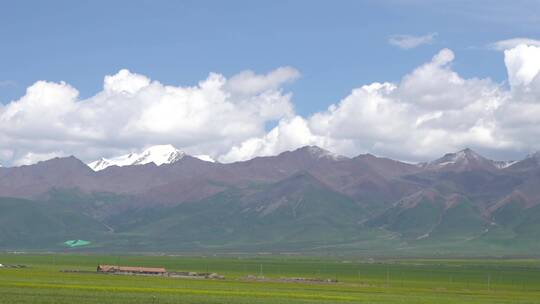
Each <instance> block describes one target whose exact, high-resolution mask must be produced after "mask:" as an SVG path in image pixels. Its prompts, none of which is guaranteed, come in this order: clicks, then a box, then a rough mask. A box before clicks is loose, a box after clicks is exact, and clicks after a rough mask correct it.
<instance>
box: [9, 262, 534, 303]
mask: <svg viewBox="0 0 540 304" xmlns="http://www.w3.org/2000/svg"><path fill="white" fill-rule="evenodd" d="M0 263H1V264H24V265H27V266H28V267H27V268H21V269H12V268H0V303H77V304H83V303H209V304H211V303H231V304H232V303H240V304H241V303H283V304H285V303H293V304H294V303H540V260H534V259H488V260H484V259H458V260H451V259H446V260H445V259H423V260H422V259H401V260H392V259H385V260H377V261H375V260H368V259H361V258H316V257H277V256H259V257H203V256H200V257H183V256H125V255H117V256H113V255H107V256H106V255H82V254H50V255H47V254H42V255H27V254H0ZM99 263H103V264H120V265H133V266H161V267H165V268H167V270H171V271H174V270H176V271H196V272H217V273H219V274H222V275H225V276H226V279H225V280H215V281H212V280H196V279H178V278H165V277H145V276H124V275H103V274H97V273H91V272H93V271H95V267H96V265H97V264H99ZM60 270H84V271H89V273H69V272H60ZM247 275H256V276H264V277H265V278H267V279H268V281H264V282H261V281H249V280H246V279H245V277H246V276H247ZM282 277H304V278H331V279H337V280H338V281H339V282H338V283H332V284H320V283H285V282H280V281H278V279H279V278H282Z"/></svg>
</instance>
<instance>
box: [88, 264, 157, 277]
mask: <svg viewBox="0 0 540 304" xmlns="http://www.w3.org/2000/svg"><path fill="white" fill-rule="evenodd" d="M97 272H103V273H119V274H152V275H163V274H166V273H167V270H165V268H152V267H128V266H115V265H98V267H97Z"/></svg>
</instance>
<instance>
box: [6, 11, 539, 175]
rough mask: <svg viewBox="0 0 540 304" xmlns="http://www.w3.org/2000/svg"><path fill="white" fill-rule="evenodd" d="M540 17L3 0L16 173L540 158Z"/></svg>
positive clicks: (9, 159)
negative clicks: (370, 156)
mask: <svg viewBox="0 0 540 304" xmlns="http://www.w3.org/2000/svg"><path fill="white" fill-rule="evenodd" d="M539 11H540V1H537V0H514V1H484V0H479V1H459V0H458V1H421V0H410V1H404V0H387V1H371V0H366V1H352V0H351V1H346V0H342V1H302V0H296V1H247V0H246V1H142V0H141V1H120V0H118V1H97V0H96V1H54V0H51V1H24V0H22V1H2V0H0V43H1V44H0V164H7V165H18V164H25V163H32V162H35V161H38V160H43V159H47V158H50V157H53V156H65V155H72V154H74V155H76V156H78V157H80V158H81V159H83V160H85V161H89V160H93V159H95V158H97V157H99V156H107V157H112V156H115V155H118V154H121V153H127V152H131V151H141V150H142V149H144V148H145V147H148V146H150V145H154V144H174V145H175V146H177V147H179V148H181V149H184V150H186V151H187V152H189V153H192V154H204V155H210V156H211V157H213V158H216V159H219V160H221V161H235V160H242V159H247V158H250V157H254V156H257V155H271V154H276V153H279V152H281V151H284V150H287V149H294V148H297V147H299V146H302V145H305V144H316V145H320V146H323V147H324V148H327V149H329V150H332V151H335V152H338V153H341V154H345V155H349V156H353V155H357V154H359V153H367V152H369V153H374V154H377V155H381V156H389V157H393V158H398V159H402V160H407V161H425V160H429V159H432V158H434V157H437V156H439V155H440V154H441V153H444V152H449V151H453V150H454V151H455V150H459V149H462V148H465V147H471V148H474V149H476V150H478V151H479V152H481V153H484V154H486V155H487V156H490V157H494V158H499V159H506V158H521V157H524V156H525V155H526V154H527V153H531V152H534V151H536V150H540V144H537V143H536V142H537V140H536V139H537V138H538V136H540V134H539V131H537V130H540V105H539V104H537V103H535V101H536V100H540V76H538V77H537V78H538V81H537V80H535V79H537V78H535V75H537V74H538V75H540V61H539V60H538V58H540V57H539V56H540V40H539V39H540V14H538V12H539ZM509 39H511V40H509ZM392 41H394V43H392ZM411 41H412V42H411ZM415 41H416V43H415ZM501 41H503V42H501ZM497 42H498V43H499V44H496V43H497ZM402 43H404V44H402ZM407 43H409V47H400V46H399V45H401V46H403V45H406V44H407ZM410 43H412V45H411V44H410ZM495 44H496V45H497V47H494V45H495ZM519 45H521V46H519ZM505 50H506V51H507V52H504V51H505ZM122 69H128V70H129V71H121V70H122ZM246 70H249V71H252V72H245V71H246ZM119 71H120V72H119ZM211 72H215V73H217V74H218V76H216V77H217V78H216V77H214V76H211V74H210V73H211ZM107 75H108V76H107ZM209 75H210V76H209ZM298 75H300V76H298ZM106 76H107V77H106ZM220 77H222V78H220ZM107 79H109V80H107ZM479 79H484V80H479ZM152 80H155V81H158V82H159V83H160V84H159V85H158V87H156V86H152V85H151V81H152ZM39 81H46V82H39ZM63 82H65V83H63ZM104 82H105V83H104ZM510 82H512V83H510ZM372 83H386V84H383V85H379V84H375V85H373V86H370V87H362V86H364V85H369V84H372ZM537 83H538V84H537ZM162 84H163V85H162ZM164 85H168V86H169V87H166V86H164ZM171 88H175V89H171ZM128 93H129V94H128ZM126 94H127V95H126ZM190 94H191V95H190ZM223 96H226V97H223ZM222 97H223V98H222ZM515 113H527V115H528V116H519V117H518V115H517V114H515ZM537 114H538V115H537Z"/></svg>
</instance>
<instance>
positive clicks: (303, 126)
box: [0, 44, 540, 165]
mask: <svg viewBox="0 0 540 304" xmlns="http://www.w3.org/2000/svg"><path fill="white" fill-rule="evenodd" d="M504 57H505V58H504V64H505V65H506V69H507V73H508V84H509V86H508V85H506V82H505V83H496V82H494V81H492V80H490V79H488V78H486V79H483V78H475V77H471V78H466V77H463V76H462V75H460V74H459V73H457V72H456V71H454V70H453V68H452V63H453V62H454V61H455V60H459V59H456V55H455V54H454V52H453V51H451V50H449V49H442V50H440V51H439V52H438V53H436V54H434V56H433V57H432V58H431V59H430V60H427V62H426V63H424V64H422V65H420V66H418V67H417V68H415V69H413V70H412V71H410V72H409V73H407V74H406V75H404V76H403V77H402V78H401V79H400V80H399V81H395V82H375V83H371V84H365V85H362V86H359V87H357V88H353V89H352V90H351V92H350V94H348V95H347V96H344V98H342V99H341V100H339V101H337V102H336V103H334V104H332V105H330V106H329V107H328V108H327V109H326V110H323V111H319V112H316V113H314V114H313V115H310V116H308V117H302V116H299V115H297V114H296V113H295V111H294V105H293V102H292V95H291V93H287V92H286V91H285V90H284V86H285V84H287V83H289V82H291V81H294V80H295V79H297V78H298V77H299V75H300V73H299V72H298V71H297V70H295V69H294V68H291V67H283V68H278V69H276V70H274V71H270V72H269V73H267V74H256V73H255V72H253V71H244V72H240V73H239V74H237V75H234V76H232V77H230V78H226V77H225V76H223V75H221V74H216V73H211V74H210V75H209V76H208V77H207V78H206V79H204V80H201V81H200V82H199V83H198V84H197V85H195V86H191V87H188V86H171V85H165V84H162V83H160V82H158V81H156V80H151V79H149V78H148V77H146V76H144V75H139V74H136V73H132V72H130V71H128V70H121V71H119V72H118V73H117V74H114V75H109V76H106V77H105V81H104V87H103V90H102V91H100V92H98V93H97V94H96V95H94V96H92V97H90V98H87V99H80V97H79V94H78V91H77V90H76V89H75V88H73V87H72V86H70V85H69V84H67V83H64V82H59V83H54V82H47V81H38V82H36V83H35V84H33V85H32V86H30V87H29V88H28V89H27V91H26V94H25V95H24V96H22V97H21V98H19V99H18V100H14V101H12V102H10V103H9V104H6V105H4V106H2V105H0V163H3V164H4V165H18V164H28V163H32V162H35V161H38V160H42V159H46V158H49V157H53V156H61V155H71V154H73V155H76V156H77V157H79V158H82V159H83V160H87V161H89V160H94V159H96V158H97V157H99V156H105V157H110V156H115V155H120V154H124V153H127V152H131V151H137V150H140V149H141V148H143V147H146V146H149V145H154V144H172V145H175V146H176V147H178V148H181V149H183V150H185V151H186V152H187V153H190V154H192V155H207V156H208V157H209V158H212V159H216V160H219V161H222V162H232V161H238V160H246V159H250V158H252V157H255V156H262V155H274V154H277V153H280V152H282V151H285V150H291V149H295V148H298V147H301V146H305V145H318V146H321V147H323V148H326V149H328V150H331V151H333V152H336V153H339V154H344V155H349V156H354V155H356V154H359V153H364V152H370V153H374V154H378V155H383V156H389V157H394V158H397V159H401V160H409V161H425V160H428V159H432V158H435V157H438V156H440V155H441V154H443V153H446V152H449V151H455V150H458V149H462V148H464V147H471V148H474V149H477V150H479V151H480V152H483V153H487V154H488V155H505V156H508V157H512V158H520V157H522V156H523V155H525V154H526V153H529V152H533V151H536V150H539V149H540V143H539V142H538V140H537V139H538V138H539V137H540V61H539V58H540V47H539V46H535V45H530V44H529V45H527V44H519V45H517V46H514V47H512V48H510V49H507V50H505V52H504ZM319 89H320V88H313V90H319ZM269 122H274V123H276V125H275V127H274V128H272V129H271V130H269V131H266V130H265V125H267V124H268V123H269Z"/></svg>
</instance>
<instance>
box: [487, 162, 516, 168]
mask: <svg viewBox="0 0 540 304" xmlns="http://www.w3.org/2000/svg"><path fill="white" fill-rule="evenodd" d="M517 162H519V161H517V160H501V161H494V162H493V164H494V165H495V167H497V169H504V168H508V167H510V166H511V165H513V164H515V163H517Z"/></svg>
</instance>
